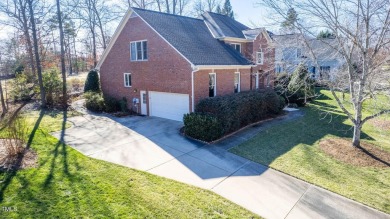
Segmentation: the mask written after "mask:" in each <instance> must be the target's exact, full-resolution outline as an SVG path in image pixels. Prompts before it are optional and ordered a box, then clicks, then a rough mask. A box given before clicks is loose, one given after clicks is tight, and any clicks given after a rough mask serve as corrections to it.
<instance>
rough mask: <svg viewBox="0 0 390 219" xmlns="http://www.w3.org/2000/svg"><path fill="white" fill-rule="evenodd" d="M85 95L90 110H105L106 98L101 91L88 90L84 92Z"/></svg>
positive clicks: (86, 104)
mask: <svg viewBox="0 0 390 219" xmlns="http://www.w3.org/2000/svg"><path fill="white" fill-rule="evenodd" d="M84 97H85V106H86V107H87V109H88V110H91V111H93V112H103V111H104V108H105V107H104V98H103V96H102V95H101V94H100V93H96V92H87V93H85V94H84Z"/></svg>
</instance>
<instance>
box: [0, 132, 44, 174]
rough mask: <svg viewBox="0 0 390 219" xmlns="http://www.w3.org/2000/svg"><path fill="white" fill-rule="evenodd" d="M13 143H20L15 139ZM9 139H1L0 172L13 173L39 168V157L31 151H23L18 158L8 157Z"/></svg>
mask: <svg viewBox="0 0 390 219" xmlns="http://www.w3.org/2000/svg"><path fill="white" fill-rule="evenodd" d="M13 141H20V140H17V139H13ZM8 142H9V139H7V140H6V139H0V170H1V171H5V170H8V171H13V170H20V169H26V168H30V167H36V166H37V160H38V155H37V153H36V152H35V151H33V150H31V149H26V148H24V149H23V152H22V153H21V154H19V155H18V156H8V155H7V150H6V144H7V143H8Z"/></svg>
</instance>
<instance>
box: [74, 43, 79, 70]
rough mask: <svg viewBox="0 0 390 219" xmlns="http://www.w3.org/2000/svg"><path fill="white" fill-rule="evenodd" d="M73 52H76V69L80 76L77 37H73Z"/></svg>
mask: <svg viewBox="0 0 390 219" xmlns="http://www.w3.org/2000/svg"><path fill="white" fill-rule="evenodd" d="M73 52H74V56H75V62H76V63H75V68H76V74H79V63H78V61H77V59H78V57H77V50H76V36H73Z"/></svg>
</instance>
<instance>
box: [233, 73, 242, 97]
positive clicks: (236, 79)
mask: <svg viewBox="0 0 390 219" xmlns="http://www.w3.org/2000/svg"><path fill="white" fill-rule="evenodd" d="M240 80H241V78H240V72H235V73H234V93H239V92H240V90H241V86H240Z"/></svg>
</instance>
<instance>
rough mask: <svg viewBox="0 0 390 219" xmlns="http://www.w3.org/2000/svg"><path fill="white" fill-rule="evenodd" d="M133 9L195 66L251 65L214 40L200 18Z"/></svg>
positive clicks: (231, 49)
mask: <svg viewBox="0 0 390 219" xmlns="http://www.w3.org/2000/svg"><path fill="white" fill-rule="evenodd" d="M133 10H134V12H135V13H136V14H138V15H139V16H140V17H141V18H142V19H143V20H144V21H145V22H146V23H148V24H149V25H150V26H151V27H152V28H153V29H154V30H156V31H157V32H158V33H159V34H160V35H161V36H162V37H163V38H164V39H166V40H167V41H168V42H169V43H170V44H171V45H172V46H173V47H175V48H176V49H177V50H178V51H179V52H180V53H181V54H183V56H185V57H186V58H187V59H188V60H189V61H190V62H192V63H193V64H194V65H250V64H251V62H250V61H249V60H247V59H246V58H244V57H243V56H242V55H241V54H240V53H238V52H237V51H235V50H234V49H233V48H231V47H230V46H228V45H226V44H224V43H223V42H220V41H219V40H217V39H215V38H214V37H213V36H212V34H211V33H210V31H209V29H208V28H207V26H206V25H205V23H204V21H203V20H201V19H196V18H190V17H184V16H178V15H172V14H166V13H161V12H155V11H149V10H144V9H139V8H133Z"/></svg>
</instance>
